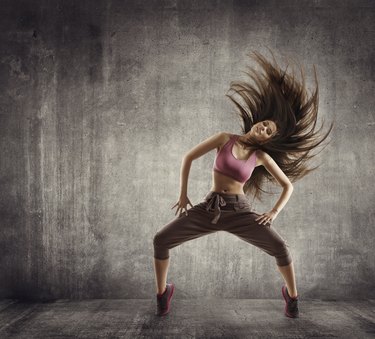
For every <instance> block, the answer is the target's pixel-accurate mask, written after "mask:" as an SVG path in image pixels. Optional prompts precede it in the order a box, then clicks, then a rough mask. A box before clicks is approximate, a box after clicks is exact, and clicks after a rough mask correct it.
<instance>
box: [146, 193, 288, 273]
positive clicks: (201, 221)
mask: <svg viewBox="0 0 375 339" xmlns="http://www.w3.org/2000/svg"><path fill="white" fill-rule="evenodd" d="M187 212H188V215H186V214H185V212H184V213H182V214H180V215H179V216H177V217H176V218H175V219H173V220H172V221H170V222H169V223H168V224H166V225H165V226H164V227H163V228H162V229H161V230H159V231H158V232H157V233H156V235H155V236H154V239H153V243H154V258H156V259H168V258H169V250H170V249H171V248H173V247H176V246H178V245H180V244H182V243H184V242H186V241H189V240H192V239H196V238H199V237H201V236H203V235H206V234H210V233H214V232H217V231H226V232H229V233H232V234H234V235H236V236H238V237H239V238H241V239H243V240H244V241H247V242H248V243H250V244H252V245H255V246H257V247H259V248H260V249H261V250H263V251H264V252H266V253H268V254H269V255H271V256H274V257H275V259H276V264H277V265H278V266H285V265H288V264H290V263H291V262H292V258H291V256H290V253H289V250H288V248H287V247H289V245H288V244H287V243H286V241H285V240H284V239H283V238H282V237H281V236H280V235H279V234H278V233H277V232H276V231H275V229H273V228H272V226H270V225H269V224H266V225H264V224H262V225H260V224H259V221H255V219H256V218H257V217H259V216H260V215H259V214H257V213H255V212H253V211H252V210H251V204H250V202H249V200H248V198H247V196H246V195H245V194H224V193H218V192H214V191H210V192H209V193H208V194H207V195H206V196H205V198H204V201H203V202H200V203H198V204H197V205H194V206H193V207H191V208H190V209H188V210H187Z"/></svg>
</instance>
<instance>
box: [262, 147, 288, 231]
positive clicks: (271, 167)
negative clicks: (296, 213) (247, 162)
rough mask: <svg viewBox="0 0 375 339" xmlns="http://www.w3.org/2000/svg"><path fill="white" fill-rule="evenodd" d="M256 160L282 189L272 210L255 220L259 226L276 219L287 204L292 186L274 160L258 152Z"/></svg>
mask: <svg viewBox="0 0 375 339" xmlns="http://www.w3.org/2000/svg"><path fill="white" fill-rule="evenodd" d="M257 155H258V156H257V158H258V160H259V162H260V164H261V165H263V166H264V167H265V168H266V170H267V171H268V172H269V173H270V174H271V175H272V176H273V177H274V178H275V179H276V180H277V182H278V183H279V184H280V186H281V187H283V191H282V193H281V195H280V197H279V200H277V202H276V204H275V206H274V208H272V209H271V211H269V212H267V213H263V214H262V215H261V216H260V217H258V218H257V219H256V220H260V222H259V223H260V224H266V223H267V222H268V223H270V224H271V223H272V221H273V220H274V219H275V218H276V216H277V215H278V214H279V213H280V211H281V210H282V209H283V208H284V206H285V205H286V203H287V202H288V200H289V198H290V196H291V195H292V192H293V185H292V183H291V182H290V180H289V178H288V177H287V176H286V175H285V173H284V172H283V171H282V170H281V168H280V167H279V166H278V165H277V163H276V162H275V160H273V159H272V158H271V157H270V156H269V155H268V154H267V153H265V152H262V151H258V152H257Z"/></svg>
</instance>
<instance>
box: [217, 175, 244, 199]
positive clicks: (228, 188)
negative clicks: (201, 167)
mask: <svg viewBox="0 0 375 339" xmlns="http://www.w3.org/2000/svg"><path fill="white" fill-rule="evenodd" d="M243 186H244V184H243V183H241V182H239V181H237V180H234V179H232V178H231V177H228V176H226V175H224V174H222V173H220V172H217V171H212V186H211V191H214V192H219V193H225V194H244V191H243Z"/></svg>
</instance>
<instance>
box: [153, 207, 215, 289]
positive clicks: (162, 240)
mask: <svg viewBox="0 0 375 339" xmlns="http://www.w3.org/2000/svg"><path fill="white" fill-rule="evenodd" d="M205 206H206V204H205V203H200V204H197V205H195V206H193V207H192V208H190V209H188V215H185V214H182V215H180V216H178V217H176V218H175V219H173V220H172V221H170V222H169V223H168V224H166V225H165V226H164V227H163V228H162V229H161V230H159V231H158V232H157V233H156V234H155V236H154V239H153V244H154V269H155V279H156V289H157V293H159V294H161V293H163V292H164V291H165V288H166V283H167V275H168V267H169V262H170V261H169V255H170V253H169V252H170V251H169V250H170V249H172V248H174V247H176V246H179V245H181V244H182V243H184V242H186V241H189V240H192V239H196V238H199V237H201V236H203V235H206V234H209V233H213V232H216V231H217V226H216V225H215V224H211V219H212V218H213V214H212V213H209V212H207V211H206V209H205Z"/></svg>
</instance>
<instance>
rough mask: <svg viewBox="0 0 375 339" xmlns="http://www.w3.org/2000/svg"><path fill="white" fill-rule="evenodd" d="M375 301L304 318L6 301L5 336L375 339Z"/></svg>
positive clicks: (275, 310)
mask: <svg viewBox="0 0 375 339" xmlns="http://www.w3.org/2000/svg"><path fill="white" fill-rule="evenodd" d="M374 306H375V300H367V301H320V300H301V301H300V312H301V316H300V318H299V319H289V318H287V317H285V316H284V314H283V308H284V302H283V300H269V299H267V300H265V299H263V300H259V299H225V300H216V299H201V300H199V299H194V300H177V299H175V300H173V304H172V309H171V313H170V314H169V315H167V316H165V317H161V318H160V317H157V316H155V315H154V312H155V309H156V306H155V303H154V300H147V299H140V300H136V299H110V300H108V299H107V300H105V299H94V300H83V301H72V300H61V299H60V300H56V301H53V302H25V301H19V300H10V299H6V300H2V301H0V338H28V339H29V338H57V337H58V338H318V337H319V338H356V339H359V338H375V313H374V310H375V307H374Z"/></svg>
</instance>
